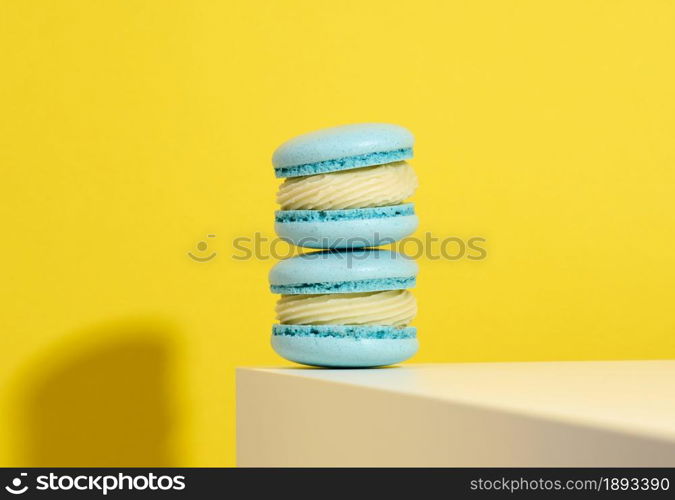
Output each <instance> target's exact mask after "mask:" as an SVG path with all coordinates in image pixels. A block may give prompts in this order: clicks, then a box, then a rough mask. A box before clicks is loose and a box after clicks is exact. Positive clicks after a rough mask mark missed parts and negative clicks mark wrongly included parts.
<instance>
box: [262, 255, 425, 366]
mask: <svg viewBox="0 0 675 500" xmlns="http://www.w3.org/2000/svg"><path fill="white" fill-rule="evenodd" d="M417 272H418V267H417V263H416V262H415V261H413V260H411V259H409V258H407V257H405V256H403V255H401V254H398V253H396V252H391V251H388V250H382V249H369V248H365V249H355V250H351V251H323V252H314V253H308V254H302V255H299V256H297V257H293V258H291V259H287V260H284V261H281V262H279V263H278V264H277V265H276V266H274V268H272V270H271V272H270V275H269V281H270V289H271V291H272V292H273V293H279V294H284V295H312V296H316V295H322V294H351V293H359V292H379V291H388V290H405V289H407V288H412V287H414V286H415V280H416V276H417ZM272 347H273V348H274V350H275V351H276V352H277V353H278V354H279V355H280V356H282V357H284V358H286V359H288V360H290V361H294V362H297V363H302V364H306V365H313V366H326V367H374V366H384V365H390V364H394V363H399V362H401V361H404V360H406V359H408V358H410V357H411V356H413V355H414V354H415V353H416V352H417V349H418V341H417V329H416V328H415V327H410V326H393V325H386V324H383V325H371V324H368V325H366V324H353V325H352V324H325V323H324V324H283V323H280V324H275V325H274V326H273V329H272Z"/></svg>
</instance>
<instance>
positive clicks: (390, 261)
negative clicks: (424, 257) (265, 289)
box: [269, 248, 419, 286]
mask: <svg viewBox="0 0 675 500" xmlns="http://www.w3.org/2000/svg"><path fill="white" fill-rule="evenodd" d="M418 270H419V267H418V265H417V262H415V261H414V260H412V259H410V258H408V257H406V256H405V255H403V254H400V253H397V252H392V251H390V250H384V249H379V248H363V249H355V250H351V251H346V250H335V251H330V250H324V251H321V252H311V253H306V254H301V255H298V256H295V257H293V258H290V259H286V260H282V261H280V262H277V264H276V265H275V266H274V267H273V268H272V269H271V270H270V274H269V282H270V285H272V286H279V285H283V286H288V285H298V284H308V283H326V282H333V283H335V282H346V281H360V280H379V279H386V278H414V277H416V276H417V273H418Z"/></svg>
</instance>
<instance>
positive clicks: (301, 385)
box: [237, 361, 675, 466]
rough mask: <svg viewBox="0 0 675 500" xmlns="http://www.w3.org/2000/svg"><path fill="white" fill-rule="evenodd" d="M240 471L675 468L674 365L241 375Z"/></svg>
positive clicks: (252, 371)
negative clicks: (246, 468)
mask: <svg viewBox="0 0 675 500" xmlns="http://www.w3.org/2000/svg"><path fill="white" fill-rule="evenodd" d="M237 385H238V390H237V401H238V403H237V404H238V408H237V415H238V421H237V426H238V429H237V440H238V463H239V465H242V466H270V465H279V466H293V465H305V466H327V465H338V466H349V465H351V466H378V465H382V466H385V465H392V466H441V465H447V466H587V465H597V466H641V465H643V466H657V465H663V466H675V361H600V362H541V363H473V364H438V365H405V366H400V367H393V368H385V369H375V370H321V369H305V368H240V369H238V371H237Z"/></svg>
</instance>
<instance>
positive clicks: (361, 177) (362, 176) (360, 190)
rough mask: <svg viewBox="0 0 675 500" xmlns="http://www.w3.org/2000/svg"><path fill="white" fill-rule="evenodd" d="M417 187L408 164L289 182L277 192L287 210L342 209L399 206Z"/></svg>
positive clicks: (280, 201) (380, 166)
mask: <svg viewBox="0 0 675 500" xmlns="http://www.w3.org/2000/svg"><path fill="white" fill-rule="evenodd" d="M416 188H417V176H416V175H415V171H414V170H413V169H412V167H411V166H410V165H409V164H408V163H406V162H404V161H398V162H395V163H386V164H384V165H376V166H374V167H365V168H356V169H353V170H342V171H340V172H330V173H327V174H319V175H308V176H305V177H294V178H291V179H287V180H286V181H284V183H283V184H281V187H280V188H279V192H278V193H277V203H279V205H281V208H282V209H283V210H338V209H342V208H365V207H383V206H387V205H398V204H399V203H401V202H402V201H403V200H405V199H406V198H408V197H409V196H411V195H412V194H413V193H414V192H415V189H416Z"/></svg>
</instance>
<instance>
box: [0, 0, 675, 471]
mask: <svg viewBox="0 0 675 500" xmlns="http://www.w3.org/2000/svg"><path fill="white" fill-rule="evenodd" d="M0 40H1V42H0V43H1V46H0V53H1V54H2V55H1V61H2V73H3V76H2V77H1V78H0V116H1V118H0V127H1V128H0V168H1V169H2V175H1V176H0V207H1V213H2V236H1V238H2V255H1V256H0V257H1V260H0V262H1V264H0V266H1V269H0V270H1V277H0V279H1V283H2V285H1V287H0V304H2V311H1V314H0V317H1V318H2V322H3V327H2V337H1V340H0V342H1V344H0V384H1V387H2V393H1V394H0V396H1V398H0V465H117V464H124V465H211V466H216V465H224V464H227V465H231V464H233V463H234V378H233V375H234V367H235V366H238V365H258V364H263V365H265V364H267V365H270V364H281V363H282V362H281V360H280V359H279V358H277V357H276V356H275V355H274V353H273V352H272V351H271V349H270V347H269V345H268V341H269V339H268V337H269V330H270V324H271V323H272V322H273V306H274V297H273V296H272V295H271V294H269V293H268V291H267V283H266V274H267V271H268V269H269V267H270V266H271V261H269V260H266V261H236V260H233V259H232V258H231V254H232V245H231V241H232V238H234V237H235V236H239V235H243V236H246V235H252V234H253V233H254V232H255V231H261V232H263V233H265V234H266V235H268V236H269V235H270V233H271V232H272V212H273V210H274V209H275V204H274V193H275V189H276V186H277V184H278V181H277V180H276V179H274V177H273V175H272V168H271V165H270V155H271V152H272V150H273V149H274V148H275V147H276V146H277V145H278V144H279V143H280V142H281V141H283V140H285V139H287V138H288V137H290V136H293V135H295V134H298V133H301V132H305V131H308V130H311V129H314V128H319V127H323V126H329V125H334V124H341V123H349V122H360V121H389V122H394V123H400V124H402V125H405V126H408V127H409V128H411V129H412V130H413V131H414V132H415V134H416V136H417V139H418V141H417V148H416V159H415V160H414V166H415V168H416V170H417V172H418V174H419V177H420V181H421V187H420V189H419V191H418V192H417V194H416V197H415V201H416V203H417V210H418V213H419V215H420V217H421V220H422V226H421V228H420V234H422V233H423V232H424V231H432V232H434V233H435V234H436V235H438V236H450V235H458V236H462V237H469V236H475V235H478V236H484V237H486V238H487V240H488V242H487V245H486V246H487V249H488V252H489V256H488V258H487V259H486V260H484V261H480V262H475V261H470V260H466V259H465V260H461V261H457V262H448V261H443V260H438V261H430V260H423V261H422V262H421V267H422V274H421V278H420V280H419V285H418V288H417V292H416V295H417V297H418V300H419V304H420V314H419V318H418V320H417V322H416V324H417V326H418V327H419V329H420V336H421V342H422V348H421V351H420V353H419V355H418V356H417V357H416V358H415V361H416V362H440V361H478V360H551V359H558V360H560V359H619V358H621V359H626V358H632V359H637V358H672V357H673V356H675V335H674V328H673V327H674V325H675V322H674V320H673V309H672V304H673V299H674V298H675V297H674V294H673V283H674V282H675V253H674V252H673V246H674V245H675V211H674V209H675V201H674V200H675V144H674V140H673V139H674V138H675V97H674V95H675V92H673V89H674V88H675V70H674V66H673V60H674V58H675V3H673V2H670V1H664V0H650V1H637V0H634V1H618V0H617V1H615V0H606V1H587V0H575V1H559V2H558V1H555V2H542V1H539V0H524V1H501V0H494V1H487V0H479V1H448V2H446V1H437V2H431V1H427V0H420V1H414V2H402V1H401V2H392V1H391V0H382V1H375V2H364V1H363V0H355V1H339V2H322V1H316V0H307V1H283V2H282V1H279V2H271V1H269V2H268V1H264V2H218V1H194V0H185V1H167V0H154V1H120V2H118V1H96V2H91V1H63V2H47V1H44V2H40V1H31V2H21V1H9V2H2V5H1V6H0ZM210 233H213V234H215V235H216V237H215V238H211V239H209V241H210V248H211V249H213V250H215V251H217V252H218V255H217V256H216V258H214V259H213V260H212V261H210V262H208V263H205V264H198V263H195V262H193V261H191V260H190V259H189V258H188V257H187V256H186V252H187V251H189V250H191V249H193V250H194V249H195V246H196V244H197V242H198V241H200V240H203V239H206V235H207V234H210Z"/></svg>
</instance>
